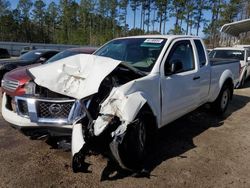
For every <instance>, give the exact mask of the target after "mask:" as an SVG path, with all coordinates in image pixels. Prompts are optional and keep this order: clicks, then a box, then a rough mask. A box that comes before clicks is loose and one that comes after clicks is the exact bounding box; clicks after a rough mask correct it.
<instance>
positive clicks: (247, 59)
mask: <svg viewBox="0 0 250 188" xmlns="http://www.w3.org/2000/svg"><path fill="white" fill-rule="evenodd" d="M209 57H210V58H223V59H237V60H239V61H240V79H239V84H238V85H237V86H236V87H237V88H238V87H243V86H244V83H245V81H246V79H247V78H248V77H249V76H250V46H249V45H237V46H234V47H220V48H215V49H213V50H212V51H211V52H210V53H209Z"/></svg>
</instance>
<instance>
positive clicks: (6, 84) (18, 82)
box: [2, 47, 97, 133]
mask: <svg viewBox="0 0 250 188" xmlns="http://www.w3.org/2000/svg"><path fill="white" fill-rule="evenodd" d="M96 49H97V48H92V47H85V48H70V49H67V50H64V51H62V52H60V53H58V54H56V55H55V56H53V57H51V58H50V59H49V60H48V61H47V62H45V64H47V63H52V62H54V61H58V60H60V59H63V58H66V57H69V56H73V55H76V54H92V53H93V52H94V51H95V50H96ZM39 65H41V64H33V65H29V66H25V67H20V68H17V69H15V70H12V71H10V72H8V73H6V74H5V75H4V78H3V80H2V92H3V93H5V97H6V100H7V101H6V102H7V103H6V107H7V108H8V109H9V110H10V111H11V110H13V109H15V107H14V106H12V105H13V104H14V103H15V101H14V96H22V95H25V94H29V92H32V88H30V87H28V86H27V85H26V84H27V83H28V82H29V81H30V80H31V79H32V78H31V77H30V75H29V74H28V73H27V69H29V68H31V67H35V66H39ZM44 76H46V74H45V73H44ZM6 118H7V121H10V122H12V120H11V119H12V117H6ZM9 118H10V119H9ZM13 120H14V119H13ZM14 124H15V123H14ZM23 126H24V127H25V125H23ZM43 132H44V131H43ZM70 133H71V131H70Z"/></svg>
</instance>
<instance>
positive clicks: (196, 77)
mask: <svg viewBox="0 0 250 188" xmlns="http://www.w3.org/2000/svg"><path fill="white" fill-rule="evenodd" d="M200 78H201V77H200V76H195V77H193V80H198V79H200Z"/></svg>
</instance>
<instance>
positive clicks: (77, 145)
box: [71, 123, 85, 156]
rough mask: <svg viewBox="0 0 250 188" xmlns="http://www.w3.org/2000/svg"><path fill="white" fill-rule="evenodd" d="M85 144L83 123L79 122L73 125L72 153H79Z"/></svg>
mask: <svg viewBox="0 0 250 188" xmlns="http://www.w3.org/2000/svg"><path fill="white" fill-rule="evenodd" d="M84 144H85V141H84V138H83V134H82V124H80V123H78V124H75V125H73V130H72V140H71V153H72V156H74V155H75V154H76V153H78V152H79V151H80V150H81V148H82V147H83V145H84Z"/></svg>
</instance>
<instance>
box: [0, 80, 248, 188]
mask: <svg viewBox="0 0 250 188" xmlns="http://www.w3.org/2000/svg"><path fill="white" fill-rule="evenodd" d="M247 84H248V86H246V87H245V88H244V89H239V90H236V91H235V95H234V99H233V101H232V102H231V104H230V106H229V110H228V112H227V114H226V115H225V116H224V117H222V118H220V117H216V116H214V115H213V114H211V113H209V112H206V110H204V109H201V110H197V111H196V112H193V113H191V114H189V115H187V116H185V117H183V118H181V119H179V120H177V121H175V122H174V123H172V124H170V125H168V126H167V127H166V128H163V129H162V130H161V131H160V133H159V135H158V136H157V140H156V143H157V146H156V147H155V150H154V151H153V152H152V154H151V155H150V156H149V159H148V164H147V169H148V170H149V171H150V172H151V173H150V177H149V178H146V177H143V178H138V177H137V178H136V177H131V176H130V175H127V174H120V175H119V176H117V177H116V178H114V179H113V180H105V176H104V175H103V174H105V173H103V172H105V171H104V169H105V167H106V166H107V160H106V159H105V158H103V157H102V156H100V155H98V156H91V157H88V158H87V160H88V161H89V162H90V163H91V164H92V165H91V166H90V169H91V171H92V172H91V173H77V174H74V173H72V171H71V158H70V152H65V151H63V150H62V149H53V148H52V147H51V146H50V145H49V144H47V143H46V142H45V141H44V140H31V139H30V138H29V137H27V136H25V135H23V134H21V133H20V132H19V131H17V130H15V129H13V128H12V127H10V126H9V124H7V123H6V122H4V120H1V121H0V150H1V152H0V166H1V168H0V187H83V186H84V187H250V160H249V159H250V123H249V122H250V103H249V101H250V82H248V83H247ZM1 119H2V118H1ZM101 178H103V179H104V181H101Z"/></svg>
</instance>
